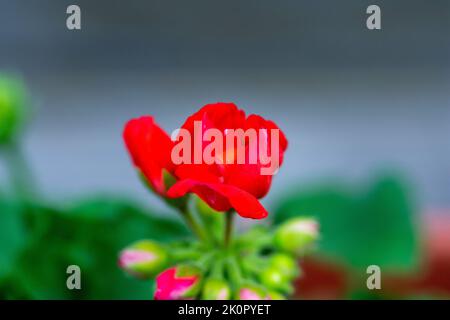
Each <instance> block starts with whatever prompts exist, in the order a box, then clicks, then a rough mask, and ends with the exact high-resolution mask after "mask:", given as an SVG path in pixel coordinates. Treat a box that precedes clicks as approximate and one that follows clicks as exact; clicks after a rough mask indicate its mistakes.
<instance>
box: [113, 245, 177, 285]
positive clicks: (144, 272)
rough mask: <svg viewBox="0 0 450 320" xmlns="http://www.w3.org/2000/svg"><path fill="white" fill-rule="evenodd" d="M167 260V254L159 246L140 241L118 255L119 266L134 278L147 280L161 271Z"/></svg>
mask: <svg viewBox="0 0 450 320" xmlns="http://www.w3.org/2000/svg"><path fill="white" fill-rule="evenodd" d="M168 260H169V259H168V254H167V252H166V250H165V249H164V248H163V247H162V246H161V245H159V244H158V243H156V242H154V241H151V240H142V241H139V242H136V243H135V244H133V245H131V246H130V247H128V248H126V249H124V250H123V251H122V252H121V253H120V257H119V266H120V267H121V268H122V269H124V270H125V271H127V272H128V273H129V274H131V275H133V276H135V277H138V278H143V279H147V278H150V277H153V276H155V275H156V274H158V273H159V272H160V271H161V270H163V269H164V268H165V267H166V265H167V263H168Z"/></svg>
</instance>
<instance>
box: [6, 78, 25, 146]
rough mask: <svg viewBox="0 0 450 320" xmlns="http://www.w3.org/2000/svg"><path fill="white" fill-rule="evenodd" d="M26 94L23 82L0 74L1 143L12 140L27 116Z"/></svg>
mask: <svg viewBox="0 0 450 320" xmlns="http://www.w3.org/2000/svg"><path fill="white" fill-rule="evenodd" d="M25 108H26V94H25V89H24V87H23V84H22V83H21V82H20V81H19V80H17V79H13V78H8V77H5V76H2V75H0V144H5V143H9V142H11V141H12V140H13V139H14V137H15V136H16V135H17V134H18V133H19V131H20V129H21V126H22V124H23V120H24V118H25Z"/></svg>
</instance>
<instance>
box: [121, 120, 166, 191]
mask: <svg viewBox="0 0 450 320" xmlns="http://www.w3.org/2000/svg"><path fill="white" fill-rule="evenodd" d="M123 138H124V141H125V144H126V146H127V149H128V152H129V153H130V156H131V158H132V160H133V163H134V165H135V166H136V167H137V168H139V169H140V170H141V171H142V173H143V174H144V176H145V177H146V178H147V180H148V181H149V182H150V184H151V185H152V187H153V188H154V189H155V190H156V192H158V193H160V194H163V193H164V192H165V186H164V180H163V174H162V172H163V169H166V170H167V171H169V172H170V173H172V172H173V171H174V165H173V163H172V161H171V151H172V146H173V142H172V141H171V140H170V137H169V135H168V134H167V133H166V132H165V131H164V130H163V129H161V128H160V127H159V126H158V125H157V124H156V123H155V122H154V120H153V118H152V117H151V116H143V117H140V118H136V119H132V120H130V121H128V123H127V124H126V125H125V129H124V132H123Z"/></svg>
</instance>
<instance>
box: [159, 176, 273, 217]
mask: <svg viewBox="0 0 450 320" xmlns="http://www.w3.org/2000/svg"><path fill="white" fill-rule="evenodd" d="M188 192H193V193H195V194H197V195H198V196H199V197H200V198H202V199H203V200H204V201H205V202H206V203H208V205H210V206H211V207H212V208H213V209H215V210H218V211H227V210H229V209H230V208H234V209H235V210H236V212H237V213H238V214H239V215H240V216H242V217H244V218H252V219H262V218H265V217H267V214H268V213H267V211H266V209H265V208H264V207H263V206H262V205H261V203H260V202H259V201H258V199H256V198H255V197H254V196H253V195H251V194H250V193H248V192H246V191H244V190H242V189H239V188H236V187H234V186H231V185H225V184H221V183H208V182H201V181H197V180H193V179H186V180H180V181H178V182H176V183H175V184H174V185H173V186H172V187H171V188H170V189H169V191H168V192H167V196H169V197H171V198H178V197H182V196H184V195H185V194H186V193H188Z"/></svg>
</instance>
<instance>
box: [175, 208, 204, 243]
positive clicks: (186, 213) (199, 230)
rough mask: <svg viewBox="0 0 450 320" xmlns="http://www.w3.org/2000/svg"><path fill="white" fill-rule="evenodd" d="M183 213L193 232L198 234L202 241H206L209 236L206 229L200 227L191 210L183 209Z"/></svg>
mask: <svg viewBox="0 0 450 320" xmlns="http://www.w3.org/2000/svg"><path fill="white" fill-rule="evenodd" d="M181 215H182V216H183V218H184V220H185V221H186V223H187V225H188V226H189V228H190V229H191V230H192V232H193V233H194V234H195V235H196V236H197V238H199V239H200V241H206V239H207V237H206V234H205V231H204V230H203V229H202V228H201V227H200V225H199V224H198V223H197V221H195V219H194V217H193V216H192V214H191V212H190V211H189V210H188V209H187V208H186V209H185V210H182V211H181Z"/></svg>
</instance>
